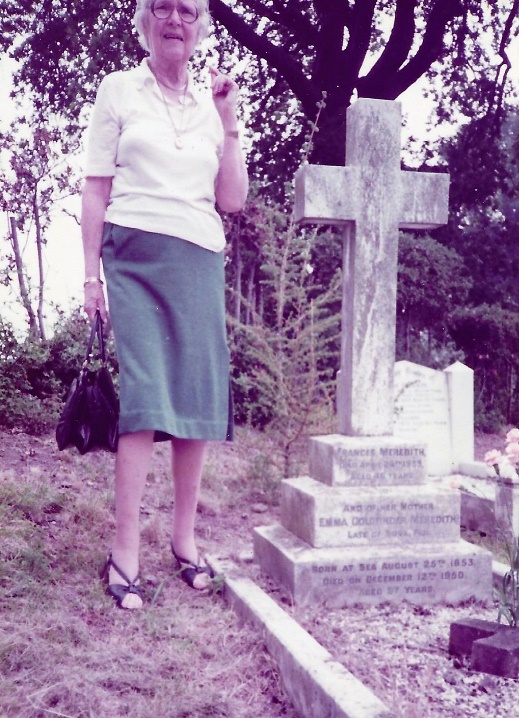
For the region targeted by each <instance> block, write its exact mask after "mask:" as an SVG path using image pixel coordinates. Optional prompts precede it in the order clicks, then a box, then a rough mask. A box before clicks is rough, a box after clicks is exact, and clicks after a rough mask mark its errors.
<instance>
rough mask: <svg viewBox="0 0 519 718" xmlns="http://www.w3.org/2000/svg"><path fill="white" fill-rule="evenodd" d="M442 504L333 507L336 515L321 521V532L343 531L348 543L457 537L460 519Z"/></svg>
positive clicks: (406, 503)
mask: <svg viewBox="0 0 519 718" xmlns="http://www.w3.org/2000/svg"><path fill="white" fill-rule="evenodd" d="M451 511H452V509H451V507H450V506H448V505H446V503H445V502H443V505H442V503H441V502H440V504H439V505H435V503H434V502H432V501H399V502H395V501H391V502H388V503H377V504H375V503H373V504H371V503H364V504H361V503H358V504H350V503H343V504H342V506H337V507H334V512H333V515H330V514H328V515H326V513H325V515H323V516H320V517H319V519H318V522H317V523H318V529H319V531H322V532H323V536H324V535H326V534H327V533H332V532H333V533H336V532H337V531H338V530H342V531H341V533H342V536H343V537H344V539H345V541H346V539H347V540H348V541H350V542H351V541H359V542H362V541H366V542H367V541H369V542H379V543H388V542H390V541H391V540H393V539H403V540H405V541H408V542H411V541H413V540H414V541H420V540H424V539H430V538H431V537H434V538H435V539H438V540H439V539H440V538H442V537H444V536H445V535H447V536H448V537H456V536H457V534H458V530H459V515H458V514H457V513H456V512H454V513H451Z"/></svg>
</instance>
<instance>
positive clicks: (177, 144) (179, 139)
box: [175, 137, 184, 150]
mask: <svg viewBox="0 0 519 718" xmlns="http://www.w3.org/2000/svg"><path fill="white" fill-rule="evenodd" d="M183 146H184V143H183V142H182V137H177V138H176V140H175V147H176V148H177V150H181V149H182V147H183Z"/></svg>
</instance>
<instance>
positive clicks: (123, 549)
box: [108, 431, 153, 609]
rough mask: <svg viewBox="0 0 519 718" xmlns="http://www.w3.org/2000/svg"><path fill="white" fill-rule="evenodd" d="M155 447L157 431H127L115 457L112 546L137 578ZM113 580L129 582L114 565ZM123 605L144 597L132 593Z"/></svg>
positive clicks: (130, 574) (127, 571) (131, 605)
mask: <svg viewBox="0 0 519 718" xmlns="http://www.w3.org/2000/svg"><path fill="white" fill-rule="evenodd" d="M152 450H153V431H139V432H136V433H134V434H123V436H121V437H120V438H119V446H118V450H117V456H116V460H115V539H114V542H113V546H112V557H113V560H114V562H115V563H116V564H117V566H119V567H120V568H121V570H122V571H124V573H125V574H126V576H127V577H128V578H129V579H130V580H131V581H133V580H134V579H135V577H136V576H137V574H138V573H139V539H140V524H139V518H140V506H141V501H142V495H143V493H144V486H145V484H146V476H147V475H148V471H149V466H150V461H151V453H152ZM108 582H109V583H111V584H113V583H121V584H124V583H125V582H124V581H123V580H122V579H121V577H120V576H119V574H118V573H117V571H115V570H114V568H111V569H110V573H109V580H108ZM121 605H122V607H123V608H130V609H131V608H140V607H141V606H142V600H141V599H140V597H139V596H137V595H136V594H132V593H130V594H128V595H127V596H125V598H124V600H123V602H122V604H121Z"/></svg>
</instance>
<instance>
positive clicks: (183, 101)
mask: <svg viewBox="0 0 519 718" xmlns="http://www.w3.org/2000/svg"><path fill="white" fill-rule="evenodd" d="M155 79H156V78H155ZM157 85H158V86H159V90H160V94H161V96H162V102H163V104H164V107H165V108H166V112H167V113H168V118H169V122H170V124H171V127H172V128H173V132H174V133H175V147H176V148H177V150H181V149H182V148H183V147H184V141H183V139H182V135H183V134H184V131H185V122H184V115H185V109H186V93H187V85H188V83H187V82H186V84H185V85H184V88H183V89H184V92H183V94H182V97H181V99H180V104H181V107H182V113H181V120H180V121H181V124H180V127H179V128H178V129H177V126H176V124H175V122H174V121H173V116H172V114H171V110H170V109H169V105H168V101H167V100H166V97H165V95H164V93H163V91H162V87H161V86H160V82H159V81H158V80H157ZM165 87H169V86H168V85H165ZM169 89H171V90H173V89H175V88H173V87H170V88H169Z"/></svg>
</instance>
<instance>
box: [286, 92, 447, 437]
mask: <svg viewBox="0 0 519 718" xmlns="http://www.w3.org/2000/svg"><path fill="white" fill-rule="evenodd" d="M400 133H401V106H400V103H399V102H394V101H387V100H372V99H367V98H361V99H359V100H357V102H355V103H354V104H353V105H351V106H350V107H349V108H348V112H347V132H346V166H345V167H328V166H320V165H305V166H303V167H301V168H300V169H299V171H298V172H297V174H296V199H295V215H296V219H297V220H298V221H299V222H302V223H305V224H310V223H317V224H338V225H344V226H345V228H346V229H345V239H344V252H343V302H342V305H343V308H342V339H341V372H340V377H339V384H338V389H337V411H338V419H339V432H340V433H341V434H346V435H348V436H386V435H391V434H392V431H393V412H394V408H393V368H394V363H395V325H396V287H397V264H398V230H399V228H411V229H426V228H431V227H437V226H439V225H441V224H445V223H446V222H447V214H448V197H449V176H448V175H447V174H440V173H429V172H427V173H419V172H408V171H402V170H401V169H400Z"/></svg>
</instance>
